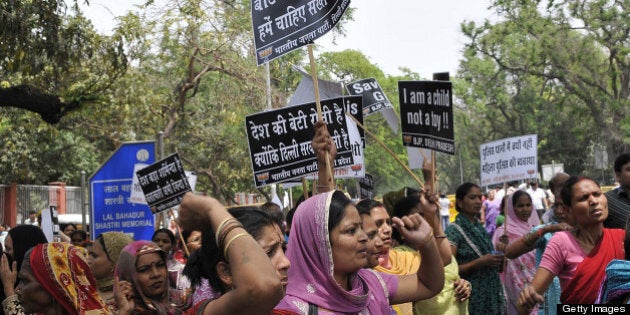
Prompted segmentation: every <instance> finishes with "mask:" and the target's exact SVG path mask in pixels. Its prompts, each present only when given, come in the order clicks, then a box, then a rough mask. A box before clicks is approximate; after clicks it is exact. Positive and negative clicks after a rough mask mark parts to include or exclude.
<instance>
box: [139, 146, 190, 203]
mask: <svg viewBox="0 0 630 315" xmlns="http://www.w3.org/2000/svg"><path fill="white" fill-rule="evenodd" d="M136 175H137V176H138V183H140V187H142V191H143V192H144V198H145V200H146V202H147V204H148V205H149V207H150V208H151V211H153V213H154V214H155V213H158V212H162V211H165V210H168V209H170V208H173V207H176V206H179V204H181V203H182V200H183V199H184V194H185V193H187V192H189V191H192V189H191V188H190V185H189V184H188V180H187V179H186V172H185V171H184V166H183V165H182V161H181V160H180V158H179V154H178V153H173V154H171V155H169V156H167V157H166V158H164V159H162V160H160V161H157V162H155V163H154V164H152V165H150V166H147V167H145V168H143V169H141V170H139V171H137V172H136Z"/></svg>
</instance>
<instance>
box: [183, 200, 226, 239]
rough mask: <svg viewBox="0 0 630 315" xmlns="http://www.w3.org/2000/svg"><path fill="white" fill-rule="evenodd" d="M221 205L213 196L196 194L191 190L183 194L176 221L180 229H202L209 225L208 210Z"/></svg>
mask: <svg viewBox="0 0 630 315" xmlns="http://www.w3.org/2000/svg"><path fill="white" fill-rule="evenodd" d="M219 207H220V208H223V206H222V205H221V204H220V203H219V201H217V200H216V199H214V198H211V197H207V196H197V195H195V194H193V193H191V192H187V193H186V194H185V195H184V199H183V200H182V204H181V205H180V207H179V216H178V218H177V221H178V222H179V226H180V228H181V229H182V230H185V231H195V230H197V231H204V230H206V229H208V227H210V224H211V222H210V211H212V209H215V208H219Z"/></svg>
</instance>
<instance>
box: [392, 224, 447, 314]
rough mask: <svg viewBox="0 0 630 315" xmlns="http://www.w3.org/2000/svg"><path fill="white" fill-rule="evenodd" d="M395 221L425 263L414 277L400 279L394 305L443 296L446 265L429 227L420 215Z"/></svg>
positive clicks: (397, 227) (400, 277) (401, 277)
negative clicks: (439, 294) (443, 263)
mask: <svg viewBox="0 0 630 315" xmlns="http://www.w3.org/2000/svg"><path fill="white" fill-rule="evenodd" d="M392 222H393V226H394V227H395V228H396V229H397V230H398V231H399V232H400V234H401V235H402V236H403V237H404V238H405V239H406V240H408V242H409V244H410V245H411V246H413V247H414V248H416V249H417V250H418V251H419V252H420V255H421V257H422V263H421V264H420V268H418V272H417V273H416V274H415V275H406V276H399V277H398V278H399V283H398V290H397V291H396V294H395V295H394V296H393V298H392V300H391V301H390V302H391V304H400V303H407V302H414V301H418V300H424V299H428V298H431V297H433V296H435V295H436V294H438V293H440V291H442V289H443V288H444V266H443V265H442V259H441V257H440V253H439V251H438V248H437V245H436V243H435V239H434V235H433V230H432V229H431V227H430V226H429V224H428V223H427V222H426V221H425V220H424V219H423V218H422V216H420V215H419V214H418V213H414V214H411V215H409V216H406V217H402V218H396V217H394V218H392Z"/></svg>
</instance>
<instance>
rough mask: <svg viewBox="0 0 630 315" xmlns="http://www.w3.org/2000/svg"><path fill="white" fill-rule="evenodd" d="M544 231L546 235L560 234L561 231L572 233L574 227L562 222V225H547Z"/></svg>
mask: <svg viewBox="0 0 630 315" xmlns="http://www.w3.org/2000/svg"><path fill="white" fill-rule="evenodd" d="M543 229H544V232H545V233H555V232H560V231H572V230H573V226H572V225H571V224H569V223H566V222H562V223H556V224H550V225H547V226H545V227H543ZM545 233H543V234H545Z"/></svg>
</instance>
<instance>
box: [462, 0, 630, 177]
mask: <svg viewBox="0 0 630 315" xmlns="http://www.w3.org/2000/svg"><path fill="white" fill-rule="evenodd" d="M627 6H628V3H627V1H606V0H599V1H575V0H567V1H553V0H551V1H546V2H545V1H531V0H530V1H502V0H500V1H495V2H494V3H493V7H494V9H495V10H496V12H497V14H498V15H499V17H500V20H499V21H498V22H496V23H491V22H489V21H486V22H485V23H484V24H483V25H475V24H474V23H472V22H467V23H463V24H462V31H463V32H464V34H465V35H466V36H468V38H469V39H470V43H469V44H467V46H466V51H465V59H464V60H463V61H462V63H461V69H460V72H459V77H460V78H461V79H462V81H461V85H460V86H459V90H458V93H457V95H459V96H461V97H462V99H463V104H462V106H463V107H465V108H463V109H462V110H463V111H464V112H466V113H470V114H471V115H470V117H469V118H462V119H465V120H466V119H468V120H469V121H470V122H471V123H474V124H480V125H483V126H484V127H483V128H480V129H479V131H480V132H479V134H475V135H474V137H478V138H479V139H478V140H477V141H476V142H474V143H483V142H485V141H488V140H493V139H499V138H503V137H508V136H515V135H522V134H527V133H537V134H538V139H539V148H538V149H539V161H541V162H546V163H551V161H552V160H555V161H556V162H557V161H562V162H564V163H565V170H567V171H569V172H571V173H581V172H583V171H584V170H586V169H592V168H593V162H592V160H593V159H592V147H593V146H594V145H595V144H597V143H602V144H604V145H605V147H606V150H607V153H608V156H611V157H613V158H614V157H615V156H617V155H618V154H620V153H622V152H627V151H628V149H630V146H629V145H630V142H629V141H628V122H629V121H628V118H627V117H628V113H629V111H630V103H629V100H628V97H629V96H630V58H629V57H628V56H629V55H628V51H629V38H630V37H629V35H630V34H629V31H630V26H629V25H630V24H629V22H630V20H629V19H630V14H628V7H627ZM458 135H460V136H466V135H462V134H461V133H460V134H458ZM468 136H471V135H470V134H468ZM569 139H571V140H575V141H568V140H569ZM589 148H590V149H589ZM468 150H471V151H475V150H476V147H472V146H471V147H469V148H468ZM473 156H478V155H473Z"/></svg>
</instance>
